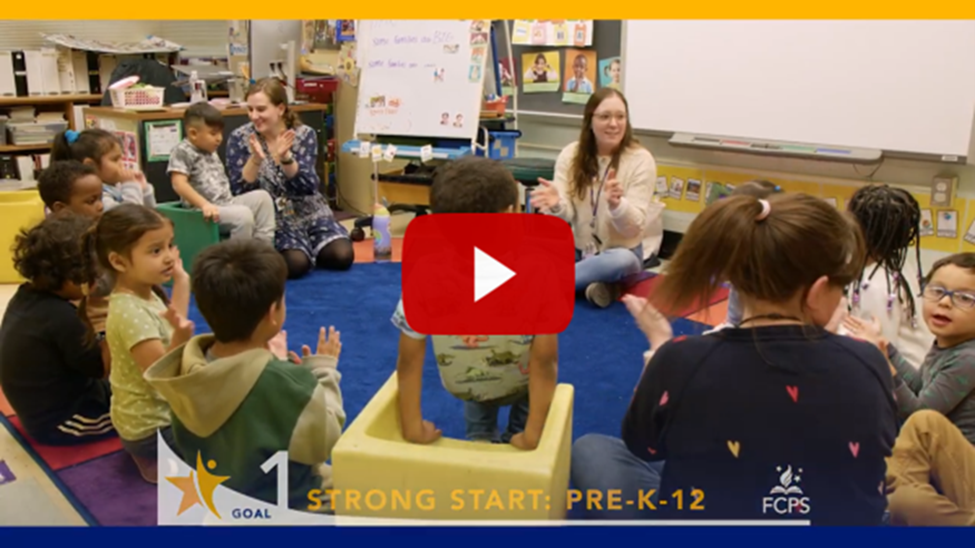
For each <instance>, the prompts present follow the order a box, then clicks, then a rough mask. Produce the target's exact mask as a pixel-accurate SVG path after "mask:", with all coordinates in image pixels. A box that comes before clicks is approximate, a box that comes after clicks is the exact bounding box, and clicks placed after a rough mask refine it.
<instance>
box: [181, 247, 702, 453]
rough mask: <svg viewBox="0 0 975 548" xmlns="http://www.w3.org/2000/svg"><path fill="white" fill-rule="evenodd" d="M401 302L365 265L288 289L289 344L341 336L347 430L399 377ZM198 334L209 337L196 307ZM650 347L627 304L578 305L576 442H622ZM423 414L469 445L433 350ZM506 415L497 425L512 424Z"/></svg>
mask: <svg viewBox="0 0 975 548" xmlns="http://www.w3.org/2000/svg"><path fill="white" fill-rule="evenodd" d="M399 297H400V265H399V264H398V263H382V264H372V263H360V264H356V265H355V266H353V267H352V270H351V271H349V272H323V271H316V272H313V273H312V274H310V275H308V276H307V277H305V278H303V279H301V280H295V281H290V282H288V291H287V296H286V304H287V320H286V321H285V329H286V330H287V331H288V342H289V346H290V347H291V349H292V350H295V351H299V352H300V348H301V345H302V344H307V345H308V346H310V347H311V348H313V349H314V347H315V344H316V343H317V337H318V328H319V327H320V326H325V327H328V326H329V325H334V326H335V328H336V329H338V330H339V331H341V333H342V355H341V357H340V359H339V370H340V371H341V372H342V393H343V397H344V398H345V410H346V414H347V415H348V421H349V424H351V422H352V420H354V418H355V417H356V416H357V415H358V414H359V412H360V411H361V410H362V409H363V408H364V407H365V406H366V404H367V403H368V402H369V400H370V399H371V398H372V396H373V395H374V394H375V393H376V392H377V391H378V390H379V388H380V387H381V386H382V385H383V383H385V382H386V380H387V379H388V378H389V376H390V375H391V374H393V372H394V371H395V370H396V349H397V344H398V340H399V331H398V330H397V329H396V328H395V327H394V326H393V324H392V323H390V321H389V318H390V316H391V315H392V313H393V311H394V309H395V308H396V303H397V301H398V299H399ZM190 319H192V320H193V321H194V322H195V323H196V332H197V333H205V332H207V331H208V328H207V327H206V324H205V322H204V321H203V318H202V317H201V316H200V314H199V312H198V311H197V310H196V307H195V305H193V304H192V303H191V306H190ZM704 329H706V327H705V326H703V325H702V324H699V323H697V322H693V321H690V320H686V319H679V320H677V321H676V322H675V323H674V333H675V335H691V334H700V333H701V332H702V331H704ZM646 349H647V341H646V338H645V337H644V336H643V334H642V333H641V332H640V331H639V329H637V327H636V325H635V324H634V321H633V319H632V318H631V317H630V315H629V313H628V312H627V311H626V308H624V306H623V305H622V304H619V303H617V304H615V305H613V306H611V307H610V308H608V309H604V310H597V309H594V308H593V307H591V306H590V305H588V304H587V303H586V302H585V301H578V302H577V304H576V309H575V315H574V317H573V320H572V323H571V325H570V326H569V328H568V329H567V330H566V331H565V332H564V333H562V334H561V335H560V336H559V362H560V363H559V382H561V383H568V384H571V385H573V386H574V387H575V390H576V400H575V412H574V417H575V418H574V425H573V438H578V437H579V436H581V435H583V434H587V433H591V432H597V433H602V434H609V435H614V436H618V435H619V430H620V424H621V422H622V420H623V414H624V413H625V412H626V406H627V404H629V401H630V396H631V395H632V393H633V387H634V385H635V383H636V382H637V379H638V378H639V375H640V371H641V369H642V367H643V364H642V356H643V352H644V351H645V350H646ZM423 414H424V418H426V419H427V420H430V421H433V423H434V424H436V425H437V426H438V427H439V428H441V429H442V430H443V432H444V435H445V436H448V437H452V438H461V439H463V438H464V415H463V404H462V402H461V401H460V400H457V399H456V398H454V397H452V396H451V395H450V394H449V393H447V392H446V390H444V388H443V385H442V384H441V381H440V377H439V375H438V372H437V366H436V362H435V361H434V359H433V356H432V351H431V348H430V347H429V346H428V347H427V361H426V367H425V368H424V375H423ZM505 421H507V414H506V413H505V412H504V411H503V412H502V416H501V418H500V419H499V422H500V424H501V425H505V424H507V423H506V422H505Z"/></svg>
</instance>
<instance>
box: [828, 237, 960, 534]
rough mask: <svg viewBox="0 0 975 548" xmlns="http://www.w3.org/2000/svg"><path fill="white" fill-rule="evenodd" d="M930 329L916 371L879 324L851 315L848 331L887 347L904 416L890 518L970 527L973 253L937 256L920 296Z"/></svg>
mask: <svg viewBox="0 0 975 548" xmlns="http://www.w3.org/2000/svg"><path fill="white" fill-rule="evenodd" d="M921 300H922V310H923V315H924V321H925V322H926V323H927V325H928V328H929V329H930V330H931V332H932V333H933V334H934V337H935V344H934V345H933V346H932V347H931V350H930V351H929V352H928V354H927V356H926V357H925V359H924V363H923V364H922V365H921V367H920V369H919V370H918V369H915V366H914V365H912V364H910V363H908V361H907V360H906V359H905V358H904V356H903V355H902V354H901V353H900V351H899V349H898V348H896V347H895V346H894V345H893V344H887V341H886V340H885V339H884V337H883V335H882V334H881V333H880V326H879V322H866V321H864V320H862V319H860V318H856V317H850V318H847V320H846V326H847V328H849V330H850V332H851V334H853V335H856V336H860V337H862V338H865V339H867V340H871V341H873V342H875V343H876V344H877V346H879V347H880V348H881V350H886V351H887V355H888V357H889V359H890V363H891V373H892V374H893V375H894V397H895V399H896V400H897V413H898V416H899V417H900V419H901V420H905V419H906V422H905V423H904V425H903V426H902V427H901V430H900V433H899V434H898V436H897V442H896V443H895V444H894V450H893V455H892V456H891V457H890V459H888V462H887V490H888V493H889V495H888V500H889V511H890V514H891V521H892V523H894V524H899V525H900V524H903V525H936V526H952V525H954V526H958V525H969V526H971V525H975V253H959V254H956V255H951V256H949V257H945V258H944V259H941V260H940V261H938V262H936V263H935V264H934V266H933V267H932V269H931V272H930V273H929V274H928V277H927V279H926V280H925V281H924V289H923V292H922V294H921Z"/></svg>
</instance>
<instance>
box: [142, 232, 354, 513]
mask: <svg viewBox="0 0 975 548" xmlns="http://www.w3.org/2000/svg"><path fill="white" fill-rule="evenodd" d="M287 278H288V267H287V265H286V264H285V262H284V258H283V257H282V256H281V254H280V253H278V252H277V251H276V250H275V249H274V247H272V246H271V244H269V243H265V242H260V241H257V240H252V239H250V240H249V239H241V240H228V241H225V242H223V243H220V244H217V245H214V246H211V247H209V248H207V249H206V250H204V251H203V252H202V253H200V255H199V256H198V257H197V259H196V261H195V262H194V264H193V276H192V288H193V293H194V295H195V296H196V303H197V307H198V308H199V310H200V313H201V314H202V315H203V318H204V319H205V320H206V322H207V324H208V325H209V326H210V328H211V329H213V333H212V334H207V335H198V336H196V337H193V338H192V339H190V341H189V342H188V343H186V344H184V345H182V346H180V347H178V348H176V349H174V350H172V351H171V352H169V353H167V354H166V355H165V356H163V357H162V358H161V359H160V360H159V361H158V362H156V363H155V364H154V365H153V366H152V367H151V368H150V369H149V370H148V371H146V380H147V381H148V382H149V384H150V385H152V386H153V387H154V388H155V389H156V390H158V391H159V393H160V394H161V395H162V396H163V397H164V398H165V399H166V400H167V401H168V402H169V404H170V406H171V407H172V410H173V422H172V429H173V438H174V440H175V443H176V446H177V447H178V449H179V451H180V452H181V453H182V454H183V458H184V459H185V460H186V461H187V462H188V463H189V464H190V465H191V466H195V465H196V464H197V462H211V461H212V462H215V463H216V466H215V467H214V468H212V470H211V472H212V473H214V474H217V475H220V476H229V479H228V480H227V482H226V484H225V485H226V486H227V487H229V488H230V489H233V490H234V491H237V492H239V493H242V494H244V495H247V496H250V497H254V498H256V499H260V500H263V501H265V502H268V503H271V504H274V503H276V501H277V493H278V491H277V489H278V487H277V484H276V481H275V479H274V475H273V474H270V475H268V474H264V473H263V472H261V465H262V464H263V463H264V461H265V460H267V458H268V457H270V456H271V455H273V454H275V453H276V452H278V451H287V452H288V457H289V459H290V462H289V463H288V479H289V485H288V493H289V506H290V507H291V508H292V509H295V510H297V509H304V508H307V507H308V493H309V492H310V491H312V490H315V489H321V490H328V489H331V469H330V467H329V466H328V465H327V464H325V462H326V461H327V460H328V459H329V456H330V454H331V451H332V447H333V446H334V445H335V443H336V442H337V441H338V438H339V435H340V434H341V432H342V427H343V425H344V423H345V411H344V410H343V408H342V392H341V391H340V390H339V380H340V378H341V375H340V374H339V372H338V369H337V366H338V356H339V352H340V350H341V343H340V340H339V333H338V332H337V331H335V329H334V328H330V330H329V331H330V333H329V335H330V336H328V337H327V336H326V331H325V328H324V327H323V328H321V330H320V332H319V340H318V349H317V352H316V353H315V354H314V355H313V354H311V350H310V349H309V348H308V347H307V346H305V347H303V349H302V350H303V354H304V355H303V356H302V357H301V358H299V357H298V356H297V355H295V354H294V353H292V354H291V356H290V357H291V361H288V360H287V355H288V353H287V351H286V350H283V349H281V348H280V346H279V345H277V344H274V343H280V342H282V341H281V340H280V337H279V335H280V333H282V331H281V326H282V325H283V324H284V319H285V304H284V290H285V282H286V280H287ZM272 346H273V347H275V350H276V352H277V353H274V352H272V351H271V347H272ZM201 459H202V460H201Z"/></svg>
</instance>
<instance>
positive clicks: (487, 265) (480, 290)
mask: <svg viewBox="0 0 975 548" xmlns="http://www.w3.org/2000/svg"><path fill="white" fill-rule="evenodd" d="M514 275H515V272H514V271H513V270H511V269H510V268H508V267H506V266H504V265H503V264H501V263H499V262H498V261H497V260H496V259H495V258H494V257H492V256H490V255H488V254H487V253H485V252H483V251H481V250H480V249H478V248H477V247H475V248H474V302H477V301H479V300H481V299H483V298H484V297H485V296H487V294H488V293H491V292H492V291H494V290H495V289H497V288H499V287H501V286H502V285H503V284H504V283H505V282H507V281H508V280H510V279H511V278H513V277H514Z"/></svg>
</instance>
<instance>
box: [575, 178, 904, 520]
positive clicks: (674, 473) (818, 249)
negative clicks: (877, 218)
mask: <svg viewBox="0 0 975 548" xmlns="http://www.w3.org/2000/svg"><path fill="white" fill-rule="evenodd" d="M864 255H865V254H864V243H863V237H862V234H861V232H860V231H859V229H858V227H857V226H856V224H855V223H854V222H852V220H851V219H850V218H848V216H847V215H845V214H843V213H841V212H839V211H838V210H837V209H836V208H835V207H833V206H831V205H829V204H827V203H826V202H825V201H823V200H822V199H820V198H815V197H812V196H807V195H803V194H781V195H774V196H769V197H768V198H767V199H758V198H755V197H752V196H734V197H729V198H727V199H725V200H722V201H721V202H719V203H717V204H714V205H712V206H710V207H708V208H707V209H705V210H704V212H702V213H701V214H700V215H699V216H698V217H697V218H696V219H695V220H694V222H693V223H692V224H691V226H690V228H689V229H688V231H687V233H686V234H685V235H684V239H683V241H682V242H681V245H680V247H679V248H678V251H677V254H676V255H675V257H674V259H673V261H671V263H670V264H669V265H668V269H667V271H666V274H665V278H664V280H663V282H662V283H661V284H660V285H659V286H658V288H657V290H656V291H655V293H654V303H653V304H649V303H646V302H637V303H633V302H631V303H630V308H631V310H633V311H634V312H635V315H636V316H637V319H638V323H640V324H641V326H643V328H644V330H645V332H646V333H647V334H648V338H649V339H650V341H651V343H652V344H653V345H654V347H653V348H652V350H651V352H650V355H649V359H648V360H647V362H646V365H645V370H644V373H643V375H642V376H641V379H640V381H639V384H638V385H637V388H636V391H635V393H634V394H633V399H632V401H631V403H630V407H629V410H628V411H627V413H626V417H625V418H624V420H623V427H622V436H621V439H614V438H608V437H605V436H600V435H588V436H584V437H582V438H580V439H579V440H578V441H577V442H576V444H575V446H574V447H573V454H572V481H573V483H574V484H575V487H577V488H579V489H583V490H585V489H596V490H598V491H600V492H607V491H608V490H609V489H620V490H621V495H622V500H623V501H624V503H623V504H622V505H621V510H617V511H614V510H608V511H605V512H603V513H602V515H601V516H600V517H603V518H614V517H616V518H630V519H633V518H641V517H642V518H659V519H668V518H669V519H722V520H727V519H739V520H745V519H747V520H782V519H792V520H804V521H805V520H808V521H810V522H811V523H812V524H814V525H879V524H880V523H881V521H882V519H883V514H884V510H885V508H886V503H887V501H886V497H885V493H884V489H885V485H884V474H885V470H886V465H885V459H886V458H887V457H888V456H890V454H891V448H892V446H893V443H894V437H895V435H896V431H897V430H896V429H897V425H896V408H895V403H894V400H893V382H892V379H891V374H890V369H889V367H888V365H887V361H886V359H885V357H884V355H883V354H882V353H881V352H880V351H879V350H878V349H877V348H876V347H875V346H873V345H871V344H869V343H867V342H863V341H858V340H855V339H851V338H848V337H842V336H839V335H835V334H833V333H830V332H829V331H827V330H825V329H824V328H823V326H825V325H827V323H828V322H829V321H830V320H831V319H832V317H833V313H834V311H835V310H836V308H837V306H838V304H839V302H840V299H841V298H842V296H843V288H844V286H845V285H847V284H849V283H850V282H852V281H853V280H855V279H857V277H858V276H859V274H860V272H861V270H862V267H863V262H864ZM725 279H727V280H729V281H730V282H731V284H732V285H734V287H735V289H736V290H737V291H738V294H739V297H740V300H741V304H742V319H741V321H740V322H739V323H738V325H737V327H729V328H726V329H723V330H721V331H718V332H716V333H712V334H709V335H705V336H700V337H678V338H676V339H672V340H669V341H667V342H661V340H666V339H667V337H668V334H667V332H666V329H665V328H663V329H662V328H661V327H662V326H661V325H660V324H661V323H662V322H664V323H665V321H666V320H665V319H664V318H663V316H662V315H659V314H658V313H657V312H656V310H655V309H659V310H662V311H664V312H669V311H673V310H678V309H681V308H683V307H686V306H687V305H689V304H690V303H692V302H698V299H700V298H702V297H709V296H710V295H713V294H714V292H715V291H716V290H717V288H718V286H719V284H720V283H721V281H722V280H725ZM661 334H662V336H661ZM851 417H855V418H856V420H851ZM651 491H653V492H652V493H651ZM647 499H649V501H650V502H653V503H654V508H651V507H649V506H648V505H647V504H646V503H644V502H642V501H645V500H647ZM627 500H633V501H634V502H633V504H632V505H628V504H627V503H626V502H625V501H627Z"/></svg>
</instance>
